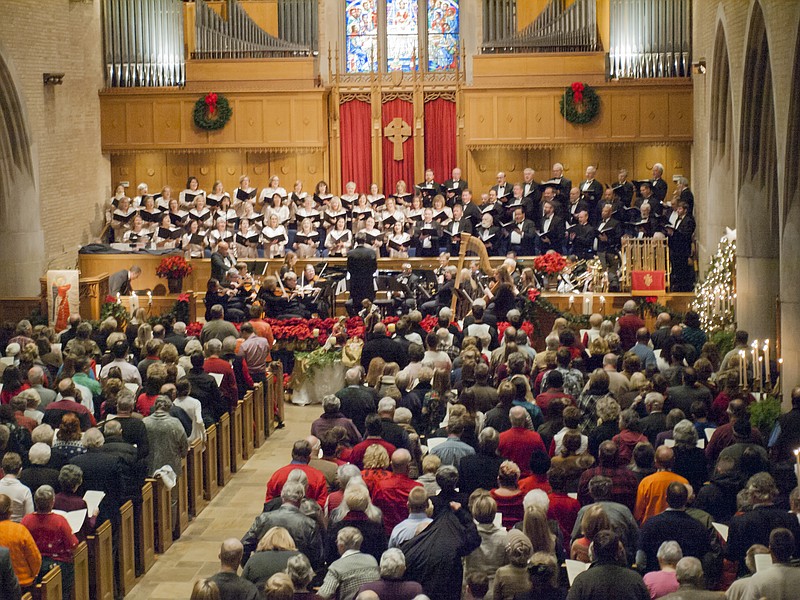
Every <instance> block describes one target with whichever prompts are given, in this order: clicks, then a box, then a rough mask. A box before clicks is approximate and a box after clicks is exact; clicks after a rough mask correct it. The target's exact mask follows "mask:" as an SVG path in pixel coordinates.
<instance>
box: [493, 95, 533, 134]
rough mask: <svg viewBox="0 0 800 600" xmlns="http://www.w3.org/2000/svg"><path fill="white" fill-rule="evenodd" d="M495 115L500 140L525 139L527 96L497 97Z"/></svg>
mask: <svg viewBox="0 0 800 600" xmlns="http://www.w3.org/2000/svg"><path fill="white" fill-rule="evenodd" d="M495 115H496V119H497V125H496V127H497V139H498V140H514V141H517V140H523V139H525V131H526V126H525V117H526V113H525V96H523V95H513V96H511V95H503V96H497V109H496V112H495Z"/></svg>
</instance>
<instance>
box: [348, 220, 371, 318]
mask: <svg viewBox="0 0 800 600" xmlns="http://www.w3.org/2000/svg"><path fill="white" fill-rule="evenodd" d="M377 270H378V257H377V255H376V254H375V250H374V249H372V248H371V247H370V246H369V245H367V236H366V235H365V234H364V232H363V231H359V232H358V233H357V234H356V247H355V248H353V249H352V250H351V251H350V252H348V253H347V278H348V279H349V280H350V298H349V299H348V300H347V302H345V308H347V314H348V315H350V316H351V317H352V316H354V315H356V314H358V311H359V309H360V308H361V301H362V300H364V298H369V299H370V300H374V299H375V271H377Z"/></svg>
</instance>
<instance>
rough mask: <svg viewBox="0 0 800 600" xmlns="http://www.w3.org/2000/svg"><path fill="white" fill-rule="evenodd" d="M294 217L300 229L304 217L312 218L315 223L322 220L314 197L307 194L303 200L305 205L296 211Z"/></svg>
mask: <svg viewBox="0 0 800 600" xmlns="http://www.w3.org/2000/svg"><path fill="white" fill-rule="evenodd" d="M294 218H295V221H296V223H297V228H298V229H300V224H301V223H302V222H303V219H310V220H311V222H312V223H314V224H315V225H316V224H318V223H319V221H320V214H319V211H318V210H317V209H316V208H314V198H312V197H311V196H306V197H305V199H304V200H303V206H301V207H300V208H298V209H297V210H296V211H295V212H294Z"/></svg>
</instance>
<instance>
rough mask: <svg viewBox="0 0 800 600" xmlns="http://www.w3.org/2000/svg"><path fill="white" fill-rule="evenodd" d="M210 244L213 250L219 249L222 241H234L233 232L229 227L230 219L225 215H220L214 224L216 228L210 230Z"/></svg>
mask: <svg viewBox="0 0 800 600" xmlns="http://www.w3.org/2000/svg"><path fill="white" fill-rule="evenodd" d="M206 237H207V238H208V246H209V248H210V249H211V252H212V253H214V252H216V251H217V245H218V244H219V243H220V242H232V241H233V240H232V239H231V238H232V237H233V232H232V231H230V230H229V229H228V221H227V220H226V219H225V217H223V216H218V217H217V220H216V222H215V224H214V229H212V230H211V231H209V232H208V235H207V236H206Z"/></svg>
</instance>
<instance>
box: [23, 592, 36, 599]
mask: <svg viewBox="0 0 800 600" xmlns="http://www.w3.org/2000/svg"><path fill="white" fill-rule="evenodd" d="M22 600H33V594H31V593H30V592H25V593H24V594H22Z"/></svg>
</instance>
